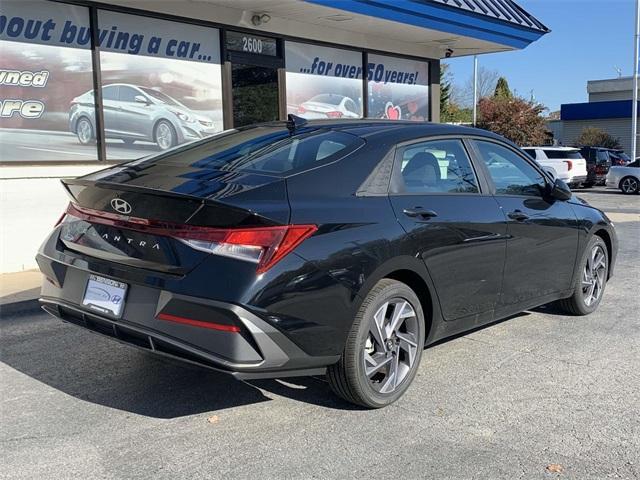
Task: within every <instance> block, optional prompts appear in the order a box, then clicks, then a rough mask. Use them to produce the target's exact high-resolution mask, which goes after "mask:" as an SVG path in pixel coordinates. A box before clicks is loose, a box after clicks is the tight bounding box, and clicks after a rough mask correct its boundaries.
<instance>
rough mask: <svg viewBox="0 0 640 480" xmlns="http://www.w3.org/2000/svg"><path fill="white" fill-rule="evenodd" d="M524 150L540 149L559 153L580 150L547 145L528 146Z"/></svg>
mask: <svg viewBox="0 0 640 480" xmlns="http://www.w3.org/2000/svg"><path fill="white" fill-rule="evenodd" d="M522 148H540V149H544V150H557V151H559V152H577V151H578V150H580V149H579V148H576V147H552V146H547V145H539V146H526V147H522Z"/></svg>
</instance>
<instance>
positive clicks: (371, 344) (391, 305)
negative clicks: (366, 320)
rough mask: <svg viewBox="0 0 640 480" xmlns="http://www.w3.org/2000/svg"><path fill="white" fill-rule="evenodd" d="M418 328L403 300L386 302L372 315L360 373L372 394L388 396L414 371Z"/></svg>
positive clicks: (397, 299) (412, 313)
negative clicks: (365, 378)
mask: <svg viewBox="0 0 640 480" xmlns="http://www.w3.org/2000/svg"><path fill="white" fill-rule="evenodd" d="M418 328H419V326H418V318H417V316H416V312H415V310H414V309H413V307H412V306H411V304H410V303H409V302H408V301H407V300H405V299H403V298H395V299H392V300H389V301H388V302H385V303H384V304H383V305H382V306H381V307H380V308H379V309H378V310H377V311H376V313H375V315H374V316H373V318H372V319H371V322H370V327H369V335H368V336H367V339H366V341H365V345H364V349H363V362H364V371H365V374H366V376H367V378H368V380H369V383H370V385H371V387H372V388H373V389H374V390H375V391H377V392H379V393H385V394H388V393H392V392H393V391H395V390H396V388H397V387H398V386H399V385H400V384H401V383H402V381H403V380H404V379H405V378H406V376H407V375H408V374H409V372H410V371H411V369H412V368H413V367H414V364H415V362H416V354H417V351H418V338H419V337H418V333H419V330H418Z"/></svg>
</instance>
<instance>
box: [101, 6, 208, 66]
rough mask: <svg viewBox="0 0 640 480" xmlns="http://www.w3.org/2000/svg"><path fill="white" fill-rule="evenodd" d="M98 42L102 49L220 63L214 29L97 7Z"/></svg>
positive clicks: (104, 50)
mask: <svg viewBox="0 0 640 480" xmlns="http://www.w3.org/2000/svg"><path fill="white" fill-rule="evenodd" d="M98 43H99V45H100V49H101V51H103V52H115V53H127V54H129V55H140V56H147V57H160V58H169V59H175V60H187V61H189V62H202V63H218V64H219V63H220V41H219V36H218V30H216V29H214V28H209V27H201V26H197V25H185V24H184V23H178V22H172V21H168V20H160V19H156V18H147V17H139V16H136V15H127V14H125V13H118V12H111V11H102V10H100V11H99V16H98Z"/></svg>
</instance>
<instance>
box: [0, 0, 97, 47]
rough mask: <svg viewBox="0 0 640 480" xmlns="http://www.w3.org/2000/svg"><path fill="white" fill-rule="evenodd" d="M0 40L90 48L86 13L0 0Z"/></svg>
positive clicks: (32, 0) (39, 2)
mask: <svg viewBox="0 0 640 480" xmlns="http://www.w3.org/2000/svg"><path fill="white" fill-rule="evenodd" d="M0 40H6V41H9V42H25V43H31V44H39V45H49V46H59V47H71V48H91V33H90V31H89V10H88V9H87V8H85V7H79V6H76V5H67V4H64V3H54V2H46V1H43V0H21V1H16V0H3V2H2V10H0Z"/></svg>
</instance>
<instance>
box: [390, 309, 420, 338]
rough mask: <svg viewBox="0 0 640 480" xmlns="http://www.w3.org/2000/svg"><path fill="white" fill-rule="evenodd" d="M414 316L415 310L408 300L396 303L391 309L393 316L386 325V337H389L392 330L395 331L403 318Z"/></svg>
mask: <svg viewBox="0 0 640 480" xmlns="http://www.w3.org/2000/svg"><path fill="white" fill-rule="evenodd" d="M413 316H415V312H414V311H413V308H412V307H411V305H409V302H402V303H396V304H395V305H394V309H393V316H392V317H391V321H390V322H389V326H388V327H387V337H390V336H391V335H392V334H393V332H397V331H398V329H399V328H400V325H402V322H403V321H404V319H405V318H409V317H413Z"/></svg>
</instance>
